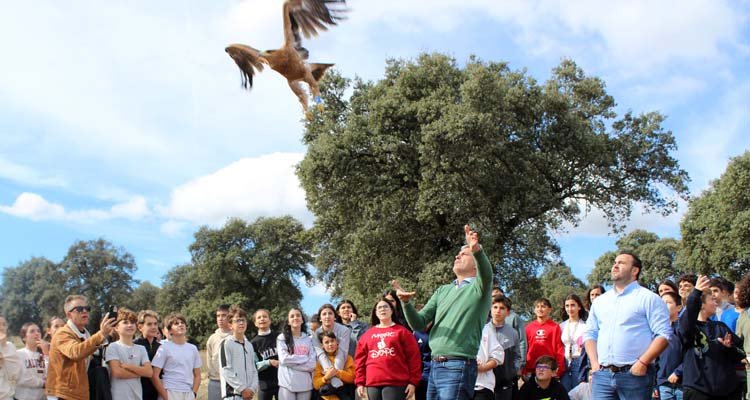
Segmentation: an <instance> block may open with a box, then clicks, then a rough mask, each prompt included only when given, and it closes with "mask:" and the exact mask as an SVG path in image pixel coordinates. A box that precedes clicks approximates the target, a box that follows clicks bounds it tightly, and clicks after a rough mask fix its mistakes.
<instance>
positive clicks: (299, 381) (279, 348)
mask: <svg viewBox="0 0 750 400" xmlns="http://www.w3.org/2000/svg"><path fill="white" fill-rule="evenodd" d="M306 331H307V324H306V323H305V316H304V314H302V311H301V310H300V309H298V308H292V309H291V310H289V314H287V320H286V323H285V324H284V328H283V329H282V330H281V334H280V335H279V336H278V337H277V339H276V352H277V353H278V355H279V400H310V396H311V394H312V372H313V370H314V369H315V349H314V348H313V344H312V340H311V339H310V336H308V335H307V334H306Z"/></svg>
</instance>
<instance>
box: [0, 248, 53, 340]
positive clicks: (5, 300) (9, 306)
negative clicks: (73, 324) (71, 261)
mask: <svg viewBox="0 0 750 400" xmlns="http://www.w3.org/2000/svg"><path fill="white" fill-rule="evenodd" d="M62 280H63V278H62V274H61V271H60V270H59V269H58V266H57V264H55V263H54V262H52V261H50V260H48V259H46V258H44V257H34V258H31V259H30V260H28V261H24V262H22V263H20V264H19V265H18V266H16V267H12V268H5V269H4V270H3V284H2V289H0V314H2V315H4V316H5V318H6V319H7V320H8V323H9V331H10V334H11V335H16V334H18V331H19V330H20V329H21V325H23V324H24V323H26V322H34V323H37V324H39V326H42V325H43V323H44V322H45V321H46V320H47V319H49V318H50V317H51V316H53V315H57V316H64V315H65V314H64V313H63V299H64V298H65V293H63V291H62V290H61V287H60V282H61V281H62Z"/></svg>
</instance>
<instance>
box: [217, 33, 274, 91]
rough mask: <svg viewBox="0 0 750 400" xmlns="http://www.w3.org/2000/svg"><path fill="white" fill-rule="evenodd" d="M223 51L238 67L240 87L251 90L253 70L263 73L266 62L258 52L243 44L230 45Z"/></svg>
mask: <svg viewBox="0 0 750 400" xmlns="http://www.w3.org/2000/svg"><path fill="white" fill-rule="evenodd" d="M224 50H225V51H226V52H227V53H229V56H230V57H232V59H234V62H236V63H237V66H238V67H240V72H241V73H242V87H243V88H245V89H248V90H250V89H252V87H253V75H255V70H256V69H257V70H258V72H261V71H263V63H264V62H266V61H265V59H264V58H263V57H261V56H260V51H258V50H257V49H254V48H252V47H250V46H247V45H244V44H231V45H229V46H227V48H226V49H224Z"/></svg>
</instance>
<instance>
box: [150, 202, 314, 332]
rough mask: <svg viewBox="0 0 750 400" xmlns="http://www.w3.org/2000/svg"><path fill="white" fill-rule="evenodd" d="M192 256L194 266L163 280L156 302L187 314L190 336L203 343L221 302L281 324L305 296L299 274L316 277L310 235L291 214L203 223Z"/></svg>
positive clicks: (167, 309)
mask: <svg viewBox="0 0 750 400" xmlns="http://www.w3.org/2000/svg"><path fill="white" fill-rule="evenodd" d="M190 254H191V255H192V260H191V263H190V264H188V265H183V266H179V267H176V268H174V269H172V270H171V271H170V272H169V273H168V274H167V276H166V277H165V278H164V285H163V286H162V289H161V290H160V292H159V297H158V302H157V303H158V305H159V309H160V311H161V312H162V313H164V314H166V313H169V312H176V311H179V312H182V313H184V314H185V315H186V317H187V318H188V320H189V321H188V329H189V334H190V336H191V337H192V338H194V339H196V340H197V341H199V342H203V341H204V340H205V339H206V338H207V337H208V335H209V334H210V333H212V332H213V330H214V329H216V325H215V323H216V322H215V318H214V311H215V309H216V307H217V306H218V305H219V304H223V303H225V304H233V303H238V304H240V305H241V306H242V307H243V308H244V309H245V310H247V311H248V312H253V311H254V310H256V309H258V308H266V309H268V310H270V311H271V317H272V319H273V322H274V323H275V324H276V325H279V324H280V323H281V322H283V320H284V319H285V318H286V313H287V312H288V311H289V308H291V307H293V306H297V307H298V306H299V303H300V301H301V300H302V292H301V291H300V288H299V286H298V283H297V282H298V280H299V278H304V279H306V280H308V279H311V278H312V275H311V274H310V272H309V271H308V265H309V264H311V263H312V256H311V254H310V245H309V239H308V237H307V234H306V231H305V229H304V227H303V226H302V224H301V223H300V222H298V221H297V220H295V219H294V218H292V217H290V216H284V217H278V218H258V219H257V220H255V221H254V222H253V223H247V222H245V221H243V220H240V219H232V220H230V221H229V222H227V223H226V224H225V225H224V226H223V227H221V228H219V229H213V228H209V227H205V226H204V227H202V228H200V229H199V230H198V231H197V232H196V233H195V241H194V242H193V243H192V244H191V245H190Z"/></svg>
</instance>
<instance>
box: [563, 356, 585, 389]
mask: <svg viewBox="0 0 750 400" xmlns="http://www.w3.org/2000/svg"><path fill="white" fill-rule="evenodd" d="M580 374H581V357H578V358H574V359H573V360H572V361H571V362H570V364H569V365H568V367H567V368H566V369H565V373H564V374H563V376H561V377H560V383H562V385H563V387H564V388H565V391H566V392H570V391H571V390H573V388H574V387H576V386H578V383H579V382H578V378H579V377H578V375H580Z"/></svg>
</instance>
